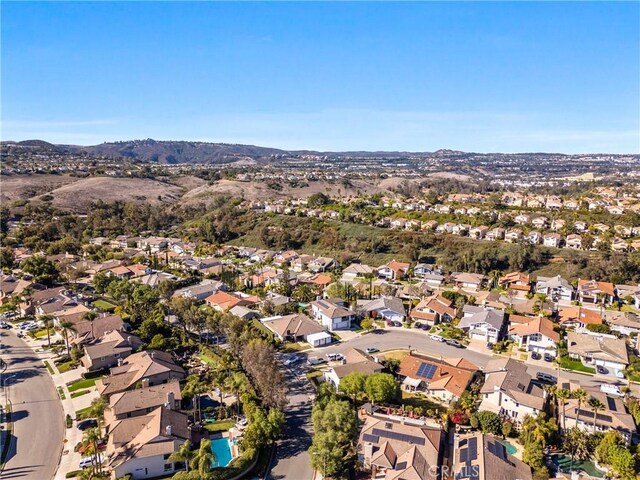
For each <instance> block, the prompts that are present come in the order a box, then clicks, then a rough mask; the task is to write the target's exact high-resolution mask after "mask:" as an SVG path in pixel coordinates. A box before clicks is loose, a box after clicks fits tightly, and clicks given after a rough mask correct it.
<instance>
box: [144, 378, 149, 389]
mask: <svg viewBox="0 0 640 480" xmlns="http://www.w3.org/2000/svg"><path fill="white" fill-rule="evenodd" d="M148 386H149V379H148V378H143V379H142V388H147V387H148Z"/></svg>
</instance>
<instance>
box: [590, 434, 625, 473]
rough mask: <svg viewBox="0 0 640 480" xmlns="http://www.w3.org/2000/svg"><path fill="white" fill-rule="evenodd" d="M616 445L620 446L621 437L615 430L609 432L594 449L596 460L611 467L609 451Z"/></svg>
mask: <svg viewBox="0 0 640 480" xmlns="http://www.w3.org/2000/svg"><path fill="white" fill-rule="evenodd" d="M618 445H622V436H621V435H620V433H618V432H616V431H615V430H609V431H608V432H607V433H605V434H604V437H602V440H600V443H598V446H597V447H596V449H595V457H596V460H598V462H600V463H602V464H604V465H611V451H612V449H613V448H614V447H616V446H618Z"/></svg>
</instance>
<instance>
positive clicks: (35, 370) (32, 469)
mask: <svg viewBox="0 0 640 480" xmlns="http://www.w3.org/2000/svg"><path fill="white" fill-rule="evenodd" d="M0 335H1V337H0V339H1V344H0V345H1V351H0V354H1V355H2V358H3V360H4V361H5V362H7V364H8V368H7V370H6V371H5V372H4V373H3V376H2V383H3V384H4V385H5V386H6V388H5V389H4V390H5V392H2V394H0V398H1V399H2V402H3V403H4V402H5V394H6V397H8V399H9V401H10V402H11V405H12V408H13V415H12V417H13V422H14V431H13V435H12V437H11V439H10V441H11V445H10V450H9V455H8V457H7V463H6V465H5V467H4V470H3V471H2V473H1V474H0V477H1V478H2V479H3V480H5V479H18V478H19V479H25V480H30V479H32V480H45V479H51V478H53V476H54V475H55V472H56V469H57V467H58V462H59V460H60V454H61V450H62V445H63V439H64V428H65V427H64V416H63V413H62V407H61V405H60V399H59V397H58V393H57V392H56V390H55V388H54V385H53V381H52V380H51V377H50V376H49V374H48V372H47V369H46V367H45V366H44V365H43V363H42V361H41V360H40V359H39V358H38V356H37V355H36V354H35V353H34V352H33V351H32V350H31V348H29V346H28V345H27V344H26V343H25V342H24V341H22V340H21V339H19V338H17V337H16V335H15V333H14V332H12V331H6V330H3V331H2V333H1V334H0Z"/></svg>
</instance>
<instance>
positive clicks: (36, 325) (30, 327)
mask: <svg viewBox="0 0 640 480" xmlns="http://www.w3.org/2000/svg"><path fill="white" fill-rule="evenodd" d="M39 328H40V327H39V326H38V324H37V323H32V324H30V325H27V326H26V327H24V329H23V330H26V331H27V332H31V331H33V330H38V329H39Z"/></svg>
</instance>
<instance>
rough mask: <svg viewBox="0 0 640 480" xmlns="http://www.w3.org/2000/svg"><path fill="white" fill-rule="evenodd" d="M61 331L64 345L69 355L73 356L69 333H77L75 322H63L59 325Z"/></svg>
mask: <svg viewBox="0 0 640 480" xmlns="http://www.w3.org/2000/svg"><path fill="white" fill-rule="evenodd" d="M58 326H59V327H60V330H62V336H63V337H64V345H65V347H67V355H71V351H70V349H69V332H75V331H76V327H75V324H74V323H73V322H71V321H70V320H62V321H60V323H59V324H58Z"/></svg>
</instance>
